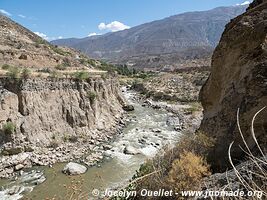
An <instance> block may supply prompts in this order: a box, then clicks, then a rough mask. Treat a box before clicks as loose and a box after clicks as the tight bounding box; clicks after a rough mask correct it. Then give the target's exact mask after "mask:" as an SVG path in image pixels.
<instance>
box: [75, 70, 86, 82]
mask: <svg viewBox="0 0 267 200" xmlns="http://www.w3.org/2000/svg"><path fill="white" fill-rule="evenodd" d="M74 78H76V79H78V80H86V79H88V78H89V73H88V72H86V71H80V72H75V73H74Z"/></svg>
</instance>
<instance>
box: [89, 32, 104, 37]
mask: <svg viewBox="0 0 267 200" xmlns="http://www.w3.org/2000/svg"><path fill="white" fill-rule="evenodd" d="M95 35H101V34H100V33H89V34H88V37H91V36H95Z"/></svg>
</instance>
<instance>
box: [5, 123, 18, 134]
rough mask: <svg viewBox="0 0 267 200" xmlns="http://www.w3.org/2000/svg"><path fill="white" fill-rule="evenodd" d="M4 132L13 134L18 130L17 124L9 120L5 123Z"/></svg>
mask: <svg viewBox="0 0 267 200" xmlns="http://www.w3.org/2000/svg"><path fill="white" fill-rule="evenodd" d="M3 132H4V133H5V134H8V135H11V134H13V133H15V132H16V125H15V124H14V123H12V122H7V123H6V124H4V125H3Z"/></svg>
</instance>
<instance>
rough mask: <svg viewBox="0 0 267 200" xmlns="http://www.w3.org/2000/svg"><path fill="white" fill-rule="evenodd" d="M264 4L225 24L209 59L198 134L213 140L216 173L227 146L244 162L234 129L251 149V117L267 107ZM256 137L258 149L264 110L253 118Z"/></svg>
mask: <svg viewBox="0 0 267 200" xmlns="http://www.w3.org/2000/svg"><path fill="white" fill-rule="evenodd" d="M266 34H267V1H262V0H260V1H254V2H253V3H252V4H251V5H250V7H249V9H248V10H247V12H246V13H244V14H243V15H241V16H239V17H237V18H235V19H233V20H232V21H231V22H230V23H229V24H228V25H227V26H226V29H225V31H224V33H223V36H222V38H221V41H220V43H219V45H218V46H217V48H216V50H215V52H214V54H213V58H212V70H211V75H210V77H209V79H208V81H207V82H206V84H205V85H204V86H203V88H202V91H201V94H200V98H201V102H202V104H203V107H204V119H203V121H202V124H201V128H200V129H201V130H202V131H204V132H207V133H208V134H209V135H210V136H212V137H214V138H215V139H216V141H217V142H216V145H215V147H214V149H213V151H212V152H210V154H209V160H210V161H211V163H212V164H213V167H214V168H215V169H225V167H227V165H228V164H227V163H228V157H227V153H228V147H229V145H230V143H231V142H232V141H234V146H233V149H232V156H233V157H234V158H236V160H240V159H242V155H244V152H243V151H242V150H241V148H240V147H239V146H240V145H241V146H242V147H244V145H243V142H242V139H241V137H240V133H239V131H238V128H237V118H236V112H237V110H238V108H240V125H241V128H242V131H243V134H244V138H245V140H246V141H247V143H248V146H249V148H250V149H251V150H253V149H255V146H256V144H255V142H254V140H253V137H252V135H251V133H250V126H251V120H252V118H253V115H254V114H255V113H256V112H257V111H258V110H260V109H261V108H263V107H264V106H267V37H266ZM254 127H255V134H256V137H257V139H258V141H259V142H260V145H261V146H262V148H263V149H264V148H266V144H267V109H265V110H264V111H263V112H262V113H260V114H259V116H258V117H257V119H256V121H255V124H254Z"/></svg>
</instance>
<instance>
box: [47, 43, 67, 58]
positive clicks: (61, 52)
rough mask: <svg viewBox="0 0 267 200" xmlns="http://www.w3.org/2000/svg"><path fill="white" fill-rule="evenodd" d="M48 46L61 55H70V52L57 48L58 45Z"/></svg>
mask: <svg viewBox="0 0 267 200" xmlns="http://www.w3.org/2000/svg"><path fill="white" fill-rule="evenodd" d="M50 48H51V49H52V50H53V51H54V52H55V53H57V54H59V55H62V56H67V55H70V54H71V53H70V52H67V51H64V50H63V49H61V48H58V46H54V45H50Z"/></svg>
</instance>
